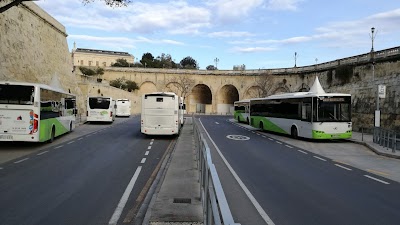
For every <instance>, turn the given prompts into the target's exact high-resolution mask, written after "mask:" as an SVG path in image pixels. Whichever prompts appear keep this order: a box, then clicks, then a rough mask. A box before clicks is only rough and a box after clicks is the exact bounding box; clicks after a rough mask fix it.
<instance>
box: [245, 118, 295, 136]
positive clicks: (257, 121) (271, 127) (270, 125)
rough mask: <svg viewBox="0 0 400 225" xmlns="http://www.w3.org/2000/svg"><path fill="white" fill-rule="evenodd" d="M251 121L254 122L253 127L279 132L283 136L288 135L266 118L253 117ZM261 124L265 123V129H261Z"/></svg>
mask: <svg viewBox="0 0 400 225" xmlns="http://www.w3.org/2000/svg"><path fill="white" fill-rule="evenodd" d="M251 121H252V124H251V125H252V126H253V127H257V128H260V129H263V130H267V131H272V132H277V133H281V134H288V133H287V132H286V131H284V130H283V129H282V128H280V127H279V126H277V125H276V124H274V123H273V122H271V121H270V120H268V119H267V118H265V117H262V116H252V117H251ZM261 122H262V123H263V127H260V124H261Z"/></svg>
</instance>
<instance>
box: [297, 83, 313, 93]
mask: <svg viewBox="0 0 400 225" xmlns="http://www.w3.org/2000/svg"><path fill="white" fill-rule="evenodd" d="M297 90H298V91H299V92H308V91H309V90H310V87H309V86H308V85H307V84H305V83H302V84H301V86H300V87H299V88H298V89H297Z"/></svg>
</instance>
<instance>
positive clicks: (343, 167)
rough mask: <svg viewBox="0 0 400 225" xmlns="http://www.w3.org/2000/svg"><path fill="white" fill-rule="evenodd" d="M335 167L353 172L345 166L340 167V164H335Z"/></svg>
mask: <svg viewBox="0 0 400 225" xmlns="http://www.w3.org/2000/svg"><path fill="white" fill-rule="evenodd" d="M335 166H337V167H340V168H342V169H345V170H348V171H351V170H352V169H350V168H347V167H345V166H342V165H340V164H335Z"/></svg>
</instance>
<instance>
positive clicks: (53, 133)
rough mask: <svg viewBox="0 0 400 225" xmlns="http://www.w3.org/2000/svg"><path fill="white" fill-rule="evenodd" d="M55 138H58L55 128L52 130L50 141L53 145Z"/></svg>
mask: <svg viewBox="0 0 400 225" xmlns="http://www.w3.org/2000/svg"><path fill="white" fill-rule="evenodd" d="M54 136H56V128H55V127H54V126H53V128H51V134H50V140H49V142H50V143H52V142H53V141H54Z"/></svg>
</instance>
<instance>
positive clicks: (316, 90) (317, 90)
mask: <svg viewBox="0 0 400 225" xmlns="http://www.w3.org/2000/svg"><path fill="white" fill-rule="evenodd" d="M310 92H313V93H315V94H325V91H324V89H323V88H322V86H321V83H319V80H318V76H316V77H315V81H314V84H313V86H312V87H311V88H310Z"/></svg>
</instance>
